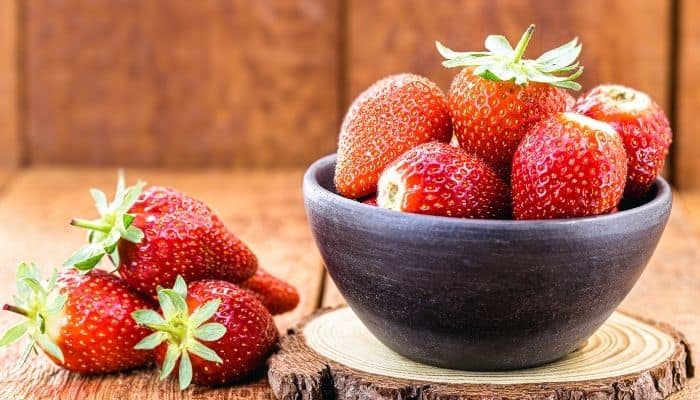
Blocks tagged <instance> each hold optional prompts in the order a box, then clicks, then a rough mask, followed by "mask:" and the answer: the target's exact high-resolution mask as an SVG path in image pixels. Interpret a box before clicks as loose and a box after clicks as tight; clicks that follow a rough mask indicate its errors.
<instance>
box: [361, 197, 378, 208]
mask: <svg viewBox="0 0 700 400" xmlns="http://www.w3.org/2000/svg"><path fill="white" fill-rule="evenodd" d="M362 203H363V204H367V205H368V206H376V205H377V195H376V194H373V195H371V196H369V197H367V198H365V199H364V200H362Z"/></svg>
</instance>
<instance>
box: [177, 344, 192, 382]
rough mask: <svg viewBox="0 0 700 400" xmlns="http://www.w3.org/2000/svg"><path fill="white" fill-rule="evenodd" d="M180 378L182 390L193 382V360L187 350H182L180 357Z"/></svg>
mask: <svg viewBox="0 0 700 400" xmlns="http://www.w3.org/2000/svg"><path fill="white" fill-rule="evenodd" d="M178 380H179V381H180V390H185V389H187V387H188V386H190V383H191V382H192V362H191V361H190V356H189V354H187V352H186V351H183V352H182V357H180V371H179V372H178Z"/></svg>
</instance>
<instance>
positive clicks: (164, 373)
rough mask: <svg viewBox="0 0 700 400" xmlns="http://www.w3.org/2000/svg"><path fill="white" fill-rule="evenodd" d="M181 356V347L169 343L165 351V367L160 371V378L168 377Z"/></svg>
mask: <svg viewBox="0 0 700 400" xmlns="http://www.w3.org/2000/svg"><path fill="white" fill-rule="evenodd" d="M179 358H180V349H179V348H178V347H177V345H175V344H172V343H169V344H168V349H167V350H166V351H165V357H164V358H163V368H162V369H161V372H160V379H161V380H163V379H165V378H167V377H168V376H169V375H170V374H171V373H172V372H173V369H174V368H175V363H176V362H177V360H178V359H179Z"/></svg>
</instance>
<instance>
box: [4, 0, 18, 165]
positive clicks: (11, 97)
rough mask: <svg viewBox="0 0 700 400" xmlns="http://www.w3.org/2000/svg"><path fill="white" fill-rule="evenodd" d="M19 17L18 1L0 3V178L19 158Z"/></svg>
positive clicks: (10, 0) (7, 0)
mask: <svg viewBox="0 0 700 400" xmlns="http://www.w3.org/2000/svg"><path fill="white" fill-rule="evenodd" d="M18 20H19V14H18V7H17V2H16V1H15V0H5V1H2V2H0V178H1V175H4V174H6V173H7V170H9V169H12V168H13V167H15V166H16V165H17V164H18V163H19V160H20V145H19V107H18V104H19V97H18V78H19V76H18V65H17V63H18V39H19V38H18V35H17V31H18V29H17V27H18Z"/></svg>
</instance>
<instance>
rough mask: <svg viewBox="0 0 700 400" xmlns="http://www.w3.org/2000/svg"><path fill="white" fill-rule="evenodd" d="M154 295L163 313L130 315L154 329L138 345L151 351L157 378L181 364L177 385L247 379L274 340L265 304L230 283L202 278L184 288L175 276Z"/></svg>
mask: <svg viewBox="0 0 700 400" xmlns="http://www.w3.org/2000/svg"><path fill="white" fill-rule="evenodd" d="M158 299H159V301H160V306H161V311H162V314H159V313H157V312H155V311H153V310H148V309H146V310H140V311H136V312H135V313H134V314H133V318H134V320H136V321H137V322H138V323H139V324H142V325H146V326H148V327H149V328H151V329H153V330H155V332H153V333H152V334H150V335H149V336H147V337H146V338H144V339H143V340H142V341H141V342H140V343H139V344H137V345H136V348H138V349H144V350H150V349H154V353H155V358H156V362H157V363H158V365H159V366H160V367H161V368H162V372H161V375H160V377H161V379H164V378H166V377H167V376H168V375H170V373H171V372H172V371H173V369H175V368H176V367H178V366H179V367H178V376H179V381H180V389H185V388H186V387H187V386H189V384H190V382H194V383H196V384H202V385H209V386H216V385H223V384H227V383H231V382H233V381H236V380H239V379H241V378H243V377H246V376H248V375H250V374H251V373H252V372H254V371H255V370H257V369H258V368H260V367H261V366H262V365H263V364H264V363H265V360H266V359H267V357H268V356H269V355H270V353H271V352H272V350H273V348H274V346H275V343H277V337H278V334H277V328H276V327H275V323H274V321H273V319H272V316H271V315H270V313H269V312H268V311H267V309H266V308H265V306H263V305H262V303H260V302H259V301H258V299H257V298H255V296H253V295H252V294H250V292H248V291H246V290H243V289H241V288H239V287H238V286H236V285H234V284H232V283H230V282H225V281H216V280H203V281H198V282H193V283H191V284H190V285H189V287H187V285H186V284H185V281H184V280H183V279H182V277H179V276H178V277H177V279H176V281H175V286H173V288H172V289H162V288H161V289H159V290H158ZM202 342H206V345H204V344H203V343H202Z"/></svg>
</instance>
